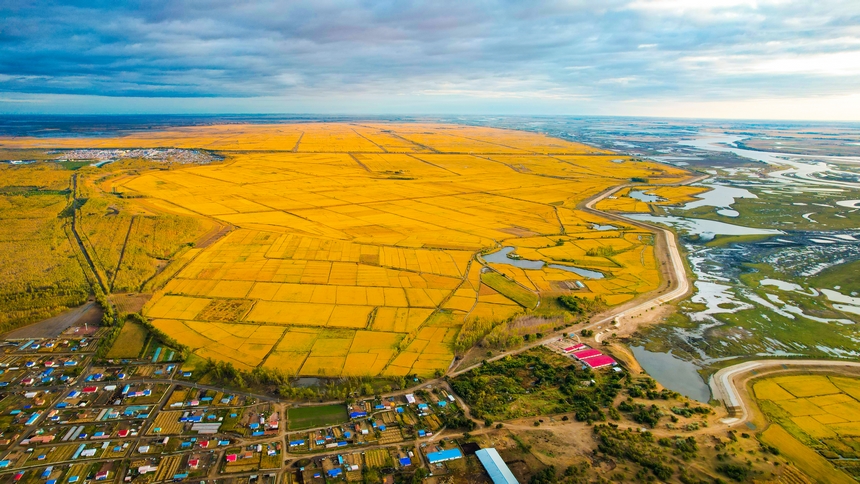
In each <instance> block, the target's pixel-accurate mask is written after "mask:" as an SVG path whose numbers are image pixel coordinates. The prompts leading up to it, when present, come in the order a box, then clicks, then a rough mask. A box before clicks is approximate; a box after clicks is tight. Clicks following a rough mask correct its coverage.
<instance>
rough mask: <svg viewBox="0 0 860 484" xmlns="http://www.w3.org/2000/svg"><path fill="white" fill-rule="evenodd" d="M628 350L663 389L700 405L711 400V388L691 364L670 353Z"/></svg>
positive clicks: (640, 348)
mask: <svg viewBox="0 0 860 484" xmlns="http://www.w3.org/2000/svg"><path fill="white" fill-rule="evenodd" d="M630 349H631V350H633V356H635V357H636V360H637V361H639V364H640V365H642V369H644V370H645V371H646V372H648V374H649V375H651V377H652V378H654V379H655V380H657V381H658V382H659V383H660V384H661V385H663V386H664V387H666V388H668V389H669V390H672V391H675V392H678V393H680V394H681V395H684V396H686V397H689V398H692V399H693V400H696V401H699V402H702V403H707V402H708V400H710V399H711V388H710V387H709V386H708V385H707V383H705V381H704V380H702V377H701V375H699V371H698V370H699V367H698V366H696V365H695V364H693V363H692V362H689V361H684V360H681V359H679V358H675V357H674V356H673V355H672V353H671V352H669V353H657V352H654V351H648V350H646V349H645V347H643V346H631V347H630Z"/></svg>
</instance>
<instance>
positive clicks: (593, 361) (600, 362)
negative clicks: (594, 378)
mask: <svg viewBox="0 0 860 484" xmlns="http://www.w3.org/2000/svg"><path fill="white" fill-rule="evenodd" d="M615 363H616V362H615V360H614V359H613V358H612V357H611V356H606V355H600V356H595V357H593V358H589V359H587V360H585V364H586V365H588V366H590V367H592V368H602V367H604V366H610V365H614V364H615Z"/></svg>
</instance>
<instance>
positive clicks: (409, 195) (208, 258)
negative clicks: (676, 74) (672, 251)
mask: <svg viewBox="0 0 860 484" xmlns="http://www.w3.org/2000/svg"><path fill="white" fill-rule="evenodd" d="M81 143H82V141H81V140H80V139H51V140H45V139H27V138H15V139H2V140H0V146H2V147H6V148H16V147H17V148H25V147H26V148H39V147H42V148H47V147H50V148H72V147H82V146H81ZM85 147H89V148H98V147H111V148H124V147H128V148H130V147H176V148H196V149H208V150H216V151H219V152H220V153H221V154H222V155H223V156H224V157H225V161H224V162H223V163H217V164H211V165H196V166H191V165H185V166H174V167H171V169H169V170H167V169H162V170H148V171H147V170H140V171H139V172H134V173H126V174H124V175H123V176H117V177H113V178H110V179H107V180H100V181H98V183H100V185H98V186H99V187H101V188H102V189H103V190H104V191H106V192H108V191H109V192H111V193H114V192H115V193H119V194H122V195H123V203H122V204H113V205H108V206H106V207H105V208H110V207H114V208H115V209H116V208H117V207H118V209H119V210H118V211H119V212H120V213H121V214H124V213H127V214H128V216H127V217H125V218H123V219H122V223H121V224H119V225H118V227H119V228H118V229H117V231H120V232H121V233H122V234H123V235H125V234H129V237H131V238H134V234H135V233H136V231H137V230H143V228H144V225H143V223H144V222H145V221H146V220H147V219H146V216H147V215H148V214H149V213H160V214H169V215H170V216H171V217H173V218H167V219H165V220H164V221H163V222H162V225H163V227H164V228H163V230H164V231H166V232H182V233H184V234H190V235H195V236H199V234H201V233H202V232H205V231H206V230H211V227H232V230H231V231H230V232H229V233H228V234H227V235H226V236H224V237H221V238H220V239H218V240H217V241H216V242H214V243H212V244H210V245H206V246H205V247H199V248H191V249H187V250H183V251H179V252H177V251H176V250H177V249H176V247H175V246H167V247H163V248H160V247H152V248H150V249H148V250H149V251H150V252H156V253H157V252H161V253H164V254H168V253H172V254H174V255H172V256H171V257H172V260H171V262H170V263H169V264H168V265H167V268H165V269H164V270H163V271H161V272H158V273H157V274H156V275H155V276H152V274H151V273H150V272H145V271H143V270H139V271H138V272H137V273H134V274H131V273H125V274H124V272H123V264H122V263H121V261H120V257H123V260H125V259H124V258H125V257H129V256H130V255H133V254H135V252H131V253H125V254H124V255H123V253H122V251H117V249H116V248H115V247H114V246H117V245H118V244H117V243H116V241H115V240H113V241H110V242H111V243H112V244H113V245H111V244H108V243H106V244H105V248H104V249H102V250H96V249H95V247H94V253H96V254H97V256H98V259H99V260H100V261H103V266H104V267H105V268H106V269H105V277H106V278H108V279H111V280H114V281H115V284H116V285H117V286H118V287H124V286H127V287H136V285H137V284H140V283H141V282H144V281H148V282H146V287H153V288H156V289H158V290H156V291H155V294H154V296H153V298H152V299H151V300H150V302H149V303H147V305H146V306H145V307H144V310H143V312H144V314H145V316H147V317H148V318H149V319H150V320H151V321H152V323H153V324H154V325H155V327H157V328H158V329H160V330H161V331H164V332H165V333H166V334H168V335H169V336H171V337H173V338H175V339H176V340H178V341H180V342H182V343H184V344H186V345H188V346H189V347H190V348H192V349H193V351H194V353H195V354H197V355H199V356H201V357H204V358H209V357H211V358H215V359H219V360H224V361H229V362H231V363H233V364H234V365H235V366H236V367H238V368H242V369H250V368H253V367H256V366H264V367H267V368H275V369H278V370H280V371H283V372H285V373H287V374H291V375H292V374H294V375H313V376H317V375H324V376H339V375H377V374H382V375H392V376H393V375H407V374H412V373H416V374H420V375H431V374H433V373H434V372H436V371H438V370H445V369H446V368H447V367H448V366H449V365H450V363H451V361H452V359H453V356H454V355H453V352H452V349H451V348H452V342H453V341H454V340H455V338H456V336H457V333H458V331H459V329H460V327H461V326H462V324H463V322H464V321H465V320H466V319H467V318H476V317H477V318H496V319H504V318H507V317H510V316H511V315H514V314H517V313H519V312H523V311H526V310H527V308H529V307H532V306H534V304H535V303H536V301H537V300H538V297H540V296H548V295H549V296H552V295H557V294H563V293H568V292H570V291H571V289H572V288H575V287H576V286H575V284H574V283H575V281H577V280H580V281H581V282H582V283H584V284H585V287H584V288H581V289H575V292H576V293H577V294H579V295H582V296H584V297H595V296H596V295H602V296H604V297H605V298H606V300H607V301H608V302H609V303H610V304H617V303H621V302H624V301H627V300H629V299H632V298H633V297H635V296H636V295H637V294H641V293H643V292H647V291H649V290H652V289H656V288H657V287H658V285H659V277H660V276H659V271H658V267H657V262H656V258H655V254H654V248H653V240H652V235H651V234H650V233H649V232H646V231H642V230H639V229H636V228H634V227H627V226H622V225H620V224H616V223H614V222H609V221H608V220H606V219H602V218H601V217H598V216H595V215H592V214H588V213H585V212H582V211H580V210H578V209H577V207H578V206H579V204H580V203H581V202H582V201H583V200H585V199H586V198H588V197H591V196H593V195H595V194H597V193H600V192H601V191H604V190H606V189H607V188H609V187H612V186H617V185H620V184H623V183H627V182H629V181H630V180H631V179H632V178H640V179H641V178H645V179H648V180H649V182H650V183H653V184H666V183H676V182H679V181H682V180H684V179H686V178H687V177H688V176H689V173H687V172H686V171H683V170H680V169H677V168H674V167H670V166H665V165H660V164H658V163H652V162H643V161H635V160H633V159H631V158H629V157H624V156H620V155H617V154H613V153H610V152H606V151H602V150H599V149H596V148H592V147H589V146H585V145H582V144H577V143H572V142H568V141H564V140H560V139H555V138H550V137H547V136H544V135H540V134H535V133H527V132H519V131H511V130H501V129H491V128H482V127H468V126H452V125H438V124H417V123H416V124H381V123H366V124H362V123H339V124H332V123H313V124H282V125H227V126H205V127H189V128H174V129H169V130H165V131H151V132H145V133H136V134H132V135H128V136H124V137H118V138H111V139H96V140H92V139H88V140H87V141H86V146H85ZM654 189H655V190H662V188H660V187H655V188H654ZM673 189H675V190H676V191H678V192H679V193H683V192H684V190H682V189H677V188H673ZM667 193H668V192H667ZM679 196H680V195H679ZM131 206H135V207H139V208H138V211H137V212H135V211H133V210H131V209H130V208H129V207H131ZM189 219H197V220H199V221H200V222H199V223H197V224H193V223H191V222H189ZM118 220H119V219H118ZM92 223H96V219H93V222H92ZM99 223H109V222H99ZM595 224H604V225H608V224H612V225H615V228H616V229H615V230H611V231H597V230H595V229H594V228H593V226H594V225H595ZM148 230H151V229H148ZM186 236H188V235H186ZM150 244H151V242H150ZM93 245H94V246H95V245H98V244H96V243H94V244H93ZM506 245H510V246H514V247H515V248H516V253H517V254H518V255H520V256H521V257H523V258H528V259H535V260H543V261H546V262H548V263H552V264H559V265H562V266H564V265H567V266H576V267H582V268H588V269H591V270H596V271H599V272H601V273H603V274H604V275H605V278H604V279H599V280H598V279H593V280H592V279H583V278H582V277H581V276H578V275H576V274H574V273H572V272H569V271H566V270H563V268H562V269H559V268H550V267H548V266H545V267H544V268H543V269H539V270H521V269H517V268H515V267H513V266H511V265H507V264H491V269H493V270H495V271H496V272H497V273H498V274H500V275H501V276H499V275H496V276H492V277H487V276H485V277H483V278H482V268H483V269H487V268H485V267H484V266H482V264H481V262H480V259H479V258H477V255H478V254H479V253H480V252H482V251H487V250H488V249H494V248H497V247H502V246H506ZM133 246H134V245H133V244H131V245H130V244H126V247H133ZM502 276H504V279H505V280H507V281H508V282H506V281H505V280H503V279H499V277H502ZM488 280H491V281H493V285H494V287H495V288H496V289H494V288H493V287H490V285H488V284H487V283H486V282H485V281H488ZM126 281H129V282H128V283H127V282H126ZM512 298H513V299H512Z"/></svg>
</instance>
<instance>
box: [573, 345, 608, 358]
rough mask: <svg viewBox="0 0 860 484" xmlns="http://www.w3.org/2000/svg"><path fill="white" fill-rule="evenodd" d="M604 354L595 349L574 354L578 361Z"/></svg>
mask: <svg viewBox="0 0 860 484" xmlns="http://www.w3.org/2000/svg"><path fill="white" fill-rule="evenodd" d="M602 354H603V353H601V352H600V350H596V349H594V348H589V349H587V350H581V351H577V352H575V353H573V356H574V358H576V359H577V360H585V359H588V358H594V357H595V356H600V355H602Z"/></svg>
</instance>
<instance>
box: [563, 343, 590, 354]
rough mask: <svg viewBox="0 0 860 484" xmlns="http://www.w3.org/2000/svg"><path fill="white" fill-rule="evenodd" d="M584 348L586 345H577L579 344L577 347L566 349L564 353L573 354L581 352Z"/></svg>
mask: <svg viewBox="0 0 860 484" xmlns="http://www.w3.org/2000/svg"><path fill="white" fill-rule="evenodd" d="M583 348H585V345H584V344H582V343H577V344H575V345H573V346H568V347H567V348H565V349H564V352H565V353H570V352H572V351H577V350H581V349H583Z"/></svg>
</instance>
